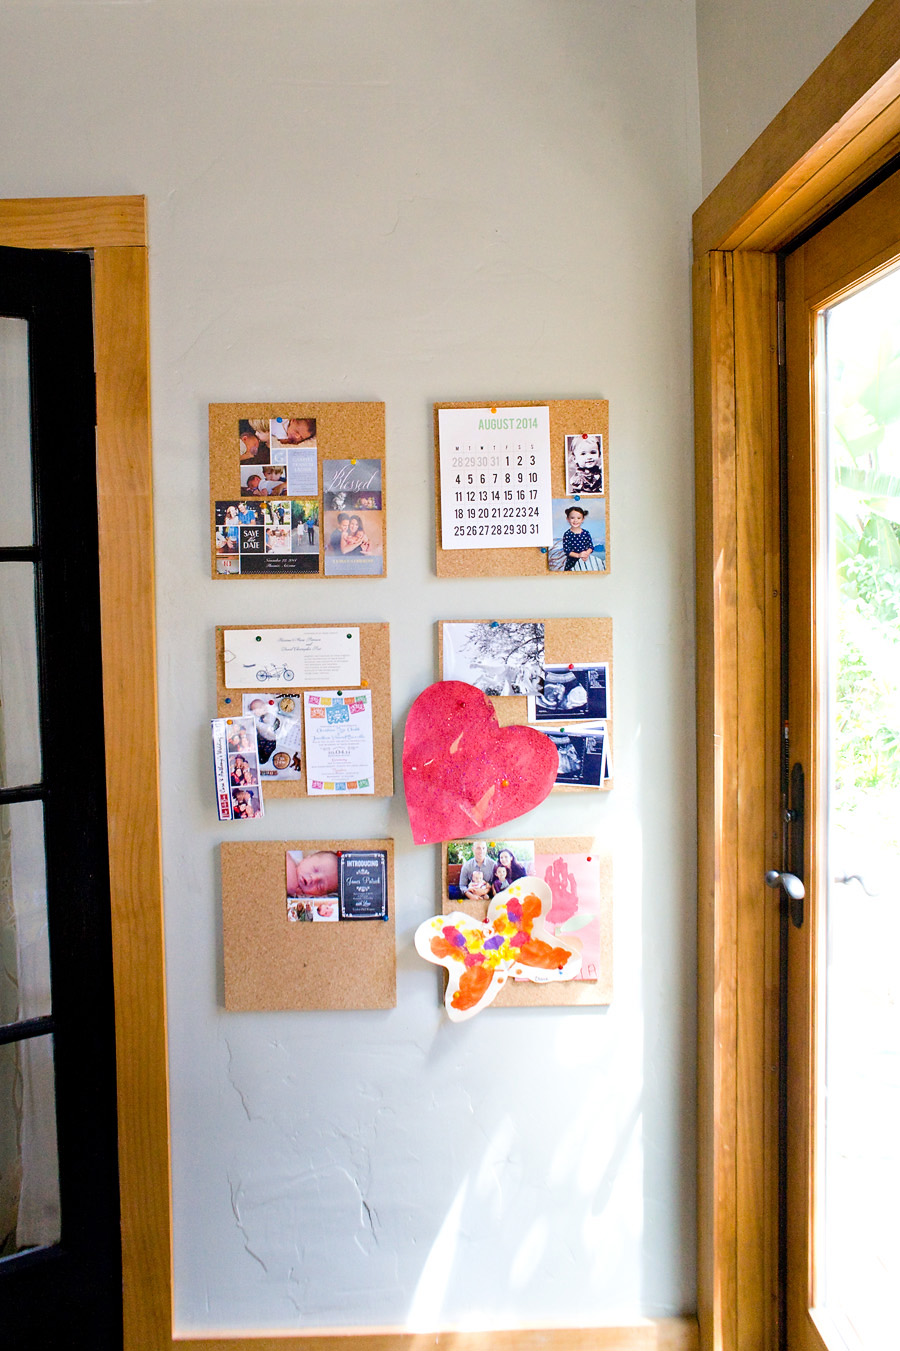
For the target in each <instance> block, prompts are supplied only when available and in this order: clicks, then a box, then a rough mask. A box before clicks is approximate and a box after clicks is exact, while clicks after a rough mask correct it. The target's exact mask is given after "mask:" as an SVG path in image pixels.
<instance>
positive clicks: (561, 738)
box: [541, 722, 611, 788]
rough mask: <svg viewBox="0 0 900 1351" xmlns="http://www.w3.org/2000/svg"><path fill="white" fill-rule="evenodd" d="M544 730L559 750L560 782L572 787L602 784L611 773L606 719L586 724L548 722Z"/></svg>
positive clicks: (558, 778) (558, 775)
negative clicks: (572, 724) (556, 724)
mask: <svg viewBox="0 0 900 1351" xmlns="http://www.w3.org/2000/svg"><path fill="white" fill-rule="evenodd" d="M541 731H542V732H544V733H546V735H547V736H548V737H549V738H550V740H551V741H552V742H553V744H554V746H555V747H556V749H557V752H558V753H559V769H558V771H557V774H556V782H557V783H558V784H563V785H567V786H568V787H571V788H601V787H602V786H603V784H604V783H605V782H606V781H607V779H608V778H609V777H610V773H611V770H610V767H609V754H608V735H607V725H606V723H605V722H590V723H584V724H583V725H582V726H575V727H572V726H561V727H555V726H546V727H542V728H541Z"/></svg>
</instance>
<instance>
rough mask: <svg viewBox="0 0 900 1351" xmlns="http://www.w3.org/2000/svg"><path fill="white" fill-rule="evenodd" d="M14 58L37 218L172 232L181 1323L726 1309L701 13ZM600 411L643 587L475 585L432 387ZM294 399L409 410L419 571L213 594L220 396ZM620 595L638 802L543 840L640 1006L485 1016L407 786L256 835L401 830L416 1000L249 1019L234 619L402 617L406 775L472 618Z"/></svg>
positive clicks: (162, 40)
mask: <svg viewBox="0 0 900 1351" xmlns="http://www.w3.org/2000/svg"><path fill="white" fill-rule="evenodd" d="M0 31H2V35H3V36H2V42H0V73H2V79H0V106H2V119H0V126H2V137H3V153H2V159H0V164H2V168H0V175H2V177H0V184H2V192H3V195H4V196H38V195H54V196H62V195H76V194H77V195H80V194H92V193H96V194H106V193H128V192H135V193H145V194H146V195H147V198H148V204H149V221H150V245H151V270H152V298H151V299H152V313H151V325H152V358H153V408H154V437H155V473H156V519H157V528H156V540H155V545H154V541H151V540H150V539H147V540H146V541H144V544H145V550H146V558H147V565H148V566H149V565H150V560H151V556H152V554H153V552H154V548H155V556H156V565H157V570H158V572H157V576H158V605H159V673H160V698H161V705H160V721H161V735H162V771H163V785H164V788H163V804H162V806H163V825H164V854H165V858H164V862H165V879H166V924H167V950H168V978H169V991H168V994H169V1028H170V1037H171V1090H172V1151H173V1172H174V1220H175V1295H176V1320H177V1325H178V1327H179V1329H181V1330H182V1331H189V1330H197V1329H210V1330H217V1329H250V1328H260V1329H277V1328H290V1327H316V1326H331V1325H334V1326H352V1325H362V1324H371V1325H396V1326H409V1327H416V1328H432V1327H437V1326H441V1325H447V1324H464V1325H470V1326H491V1325H504V1324H505V1325H510V1324H512V1325H515V1324H518V1323H525V1324H530V1323H549V1324H551V1325H552V1324H591V1323H598V1322H611V1321H616V1320H621V1321H628V1320H630V1319H633V1318H636V1317H637V1316H638V1315H639V1314H641V1313H645V1314H670V1313H679V1312H682V1311H689V1310H691V1309H692V1308H693V1306H694V1300H695V1295H694V1272H693V1259H692V1253H693V1248H694V1229H693V1175H694V1163H693V1158H694V1137H693V1097H694V1076H693V1042H694V1028H693V1006H694V993H693V991H694V984H693V982H694V950H693V949H694V944H693V934H694V925H695V919H694V905H695V897H694V890H693V861H694V809H693V791H694V785H693V709H692V604H693V599H692V506H691V501H692V483H691V414H690V380H689V315H688V256H689V255H688V245H689V213H690V210H691V209H692V207H693V206H694V205H695V203H696V201H697V199H698V197H699V190H700V184H699V153H698V151H699V131H698V112H697V76H696V52H695V33H694V10H693V5H692V4H690V3H688V2H687V0H643V3H641V4H628V5H623V4H621V3H618V0H566V3H564V4H560V3H558V0H517V2H516V3H508V4H498V3H496V0H452V2H451V0H430V3H427V4H423V3H419V2H418V0H380V2H379V3H375V2H374V0H290V2H289V3H288V2H287V0H283V2H282V0H274V2H272V0H233V2H229V0H222V2H220V3H202V2H201V0H191V3H187V4H185V3H176V2H175V0H148V2H147V3H140V4H128V3H123V4H101V3H94V4H90V3H86V4H70V3H63V2H62V0H61V2H60V3H40V2H39V0H35V2H34V3H19V4H15V3H12V4H9V5H7V6H5V7H4V12H3V14H2V17H0ZM592 395H595V396H605V397H607V398H609V400H610V404H611V446H612V493H613V498H612V501H613V517H612V542H613V548H614V572H613V574H612V575H611V576H610V577H608V578H600V579H596V578H593V577H579V578H571V579H565V580H562V579H560V578H557V577H549V576H548V577H547V578H546V579H544V580H540V579H539V580H537V581H531V582H529V583H525V582H520V581H515V580H512V581H504V582H498V583H491V582H487V581H482V580H477V579H475V580H469V581H460V582H458V583H453V582H438V580H437V579H436V578H435V577H434V576H433V568H432V541H433V537H434V520H433V506H432V461H431V404H432V401H433V400H435V399H455V398H458V399H468V398H473V399H474V398H484V399H485V400H490V399H491V398H503V397H516V396H518V397H547V398H553V397H563V396H592ZM270 397H271V398H278V397H287V398H310V399H373V398H379V399H384V400H385V401H386V403H387V436H388V459H389V468H388V478H389V490H390V501H391V515H390V523H389V530H390V540H389V549H388V565H389V576H388V578H387V579H386V580H383V581H375V582H356V583H352V582H351V583H334V584H328V585H326V584H324V583H316V582H311V581H303V580H299V581H269V582H265V581H253V582H241V583H233V584H228V583H214V582H212V581H211V580H210V579H209V576H208V538H207V508H206V502H207V465H206V405H207V403H208V402H209V401H211V400H213V401H220V400H221V401H233V400H240V399H248V400H249V399H264V398H270ZM128 510H129V505H128V503H127V502H123V503H122V511H123V513H125V514H126V515H127V513H128ZM586 611H594V612H596V613H600V614H609V615H611V616H612V617H613V620H614V624H615V643H616V662H615V700H616V702H615V719H616V745H615V751H616V763H615V777H616V787H615V790H614V792H612V793H611V794H609V795H605V796H604V797H603V798H602V800H599V801H598V800H597V798H591V797H586V798H585V797H583V796H579V797H572V796H568V795H564V796H562V797H560V798H558V799H554V800H553V801H548V802H547V803H546V804H545V805H544V806H542V807H541V808H540V809H538V810H537V811H535V812H534V813H532V814H531V816H530V817H528V818H526V819H524V820H523V821H521V822H517V823H514V824H513V825H511V826H510V827H508V830H507V833H508V834H510V835H516V834H519V835H527V834H529V833H541V834H557V833H566V832H572V833H586V832H588V831H594V832H596V834H597V836H598V838H599V839H600V840H602V841H605V842H607V843H609V844H610V845H611V846H612V847H613V848H614V850H615V860H616V862H615V866H616V894H615V944H616V947H615V981H616V992H615V999H614V1002H613V1004H612V1007H611V1008H610V1009H609V1010H608V1011H600V1012H598V1011H596V1010H576V1011H572V1012H567V1011H563V1010H560V1011H555V1010H552V1009H549V1010H533V1011H532V1010H512V1011H493V1012H488V1013H485V1014H484V1015H482V1016H481V1017H479V1018H477V1019H475V1020H474V1021H473V1022H471V1023H468V1024H465V1025H463V1026H462V1027H451V1026H449V1025H448V1024H447V1022H446V1021H445V1019H444V1017H443V1016H442V1013H441V1010H440V1007H439V1002H438V981H437V979H436V974H435V972H434V971H433V970H432V969H431V968H428V967H426V966H425V965H424V964H423V963H422V962H421V961H420V960H419V959H418V958H417V957H416V956H415V954H414V951H413V949H412V935H413V932H414V929H415V927H416V925H417V924H418V923H419V922H420V921H421V920H422V919H423V918H424V917H426V916H427V915H429V914H430V913H432V912H433V909H434V908H435V906H436V904H437V883H438V866H439V864H438V850H437V849H432V848H424V849H416V848H414V847H413V846H412V845H411V842H410V835H409V830H408V826H407V823H406V818H405V813H404V808H403V801H402V796H400V795H398V796H397V797H396V798H395V799H394V800H393V801H381V800H373V799H368V800H366V799H361V800H358V801H356V802H353V803H351V804H348V805H346V806H345V807H343V808H342V809H340V810H339V809H338V808H337V807H335V806H334V805H332V804H331V803H329V802H328V801H326V800H319V801H314V802H309V803H306V804H305V805H303V806H298V805H297V804H294V803H290V802H285V801H279V802H275V803H273V804H271V806H270V809H269V811H268V813H267V815H266V818H265V820H263V821H260V822H255V823H252V824H248V825H246V826H245V827H244V828H243V829H242V831H241V834H242V837H243V838H246V839H255V838H256V839H279V838H290V837H295V836H306V837H311V838H315V837H317V836H332V835H335V834H341V833H346V834H348V835H352V834H359V835H360V836H363V837H367V836H377V835H380V834H382V833H388V834H390V835H392V836H393V837H394V838H395V840H396V842H397V920H398V954H397V959H398V965H399V991H398V1007H397V1009H396V1011H394V1012H390V1013H369V1014H366V1013H358V1014H354V1013H349V1014H348V1013H344V1014H328V1013H322V1014H309V1015H297V1014H268V1013H257V1014H246V1015H226V1014H225V1013H224V1012H223V1010H222V1008H221V1000H222V989H221V932H220V916H219V891H218V880H217V846H218V843H219V842H220V841H221V840H222V839H224V838H234V837H235V836H236V834H237V828H230V827H225V826H220V825H218V824H217V822H216V820H215V817H214V810H213V800H212V793H211V783H210V755H209V745H208V722H207V720H208V718H209V716H210V714H211V712H212V707H213V688H214V684H213V660H212V635H213V626H214V625H215V624H216V623H248V622H254V621H258V622H268V623H274V622H281V621H284V622H291V621H316V620H320V621H325V620H331V619H339V620H346V621H348V622H349V621H351V620H359V621H361V620H367V619H371V620H387V621H389V622H390V624H391V635H392V643H393V661H392V674H393V683H394V708H393V712H394V722H395V735H396V741H397V746H398V749H399V743H400V739H401V736H402V729H403V720H404V715H405V711H406V709H407V708H408V706H409V703H410V702H411V700H412V698H413V697H414V696H415V694H416V693H417V692H418V691H419V690H420V689H421V688H422V687H423V686H424V685H426V684H427V683H429V682H430V681H431V680H432V679H433V677H434V675H435V666H434V659H435V644H434V630H433V624H434V621H435V620H437V619H438V618H441V617H444V618H454V617H458V618H466V617H485V616H492V615H499V616H522V617H530V616H542V615H554V614H557V615H577V614H579V613H581V612H586ZM121 716H122V717H123V718H124V717H128V709H127V708H123V709H122V710H121ZM110 730H111V734H112V735H115V718H113V720H112V726H111V729H110ZM398 759H399V757H398Z"/></svg>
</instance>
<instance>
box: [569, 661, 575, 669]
mask: <svg viewBox="0 0 900 1351" xmlns="http://www.w3.org/2000/svg"><path fill="white" fill-rule="evenodd" d="M569 670H570V671H574V670H575V663H574V661H570V662H569Z"/></svg>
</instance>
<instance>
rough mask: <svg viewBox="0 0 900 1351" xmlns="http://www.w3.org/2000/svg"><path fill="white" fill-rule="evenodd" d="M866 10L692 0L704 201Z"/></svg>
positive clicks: (800, 1) (826, 0)
mask: <svg viewBox="0 0 900 1351" xmlns="http://www.w3.org/2000/svg"><path fill="white" fill-rule="evenodd" d="M868 4H869V0H813V3H810V0H740V3H735V0H697V65H698V71H699V77H700V140H701V146H702V158H703V196H704V197H705V196H706V195H707V193H709V192H711V191H712V190H713V188H714V187H715V186H716V184H717V183H718V182H719V180H720V179H721V178H723V177H724V176H725V174H727V172H728V170H729V169H730V168H731V166H732V164H734V163H735V161H736V160H738V159H740V157H741V155H743V153H744V151H745V150H746V149H747V148H748V146H750V145H752V144H753V142H754V141H755V140H756V138H757V136H758V135H759V133H760V132H761V131H762V130H763V129H764V128H765V127H767V126H768V125H769V123H770V122H771V120H772V118H773V117H774V116H775V114H776V113H777V112H778V111H779V110H780V109H781V108H782V107H783V106H784V104H785V103H787V101H788V99H789V98H790V97H791V95H792V94H795V93H796V91H797V90H798V89H799V88H800V86H801V85H802V84H803V82H804V80H806V79H808V77H809V76H810V75H811V74H812V73H813V71H814V70H815V68H816V66H817V65H818V64H819V62H820V61H822V60H824V58H825V57H826V56H827V55H828V53H829V52H830V51H831V49H832V47H834V46H835V45H836V43H838V42H839V41H840V39H841V38H842V37H843V36H844V34H845V33H846V32H847V30H848V29H849V28H851V27H852V26H853V24H854V23H855V22H856V20H857V19H858V18H859V16H860V15H861V14H862V13H863V11H864V10H865V9H866V8H867V7H868Z"/></svg>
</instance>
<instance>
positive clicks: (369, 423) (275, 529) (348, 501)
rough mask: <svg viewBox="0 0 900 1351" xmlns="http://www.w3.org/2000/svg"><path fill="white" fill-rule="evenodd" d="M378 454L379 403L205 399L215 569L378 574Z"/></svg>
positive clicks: (249, 573) (254, 573)
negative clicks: (208, 401)
mask: <svg viewBox="0 0 900 1351" xmlns="http://www.w3.org/2000/svg"><path fill="white" fill-rule="evenodd" d="M384 455H385V440H384V405H383V404H380V403H315V404H290V403H288V402H283V403H279V404H210V408H209V474H210V518H211V530H212V572H213V576H214V577H216V578H218V579H223V578H226V579H228V578H234V577H284V576H292V577H299V576H306V577H322V576H345V577H354V576H383V575H384V571H385V566H384V545H385V505H386V504H385V495H384V486H383V479H384ZM360 466H365V470H364V472H363V471H362V470H361V469H360V468H359V467H360ZM343 483H346V484H347V487H346V488H345V489H343V493H344V497H343V499H342V500H341V504H340V505H339V506H334V505H333V504H334V502H335V500H336V498H337V497H338V496H339V495H340V494H341V491H342V489H341V487H337V486H336V484H343ZM326 500H327V503H328V517H329V519H328V521H327V522H326V521H325V520H324V517H325V504H326ZM345 508H346V512H347V519H346V520H341V521H338V520H337V517H338V515H339V514H340V513H342V512H343V511H344V509H345ZM351 516H352V517H353V519H352V520H351V519H350V517H351ZM333 536H334V537H335V539H336V541H337V542H336V544H332V537H333Z"/></svg>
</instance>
